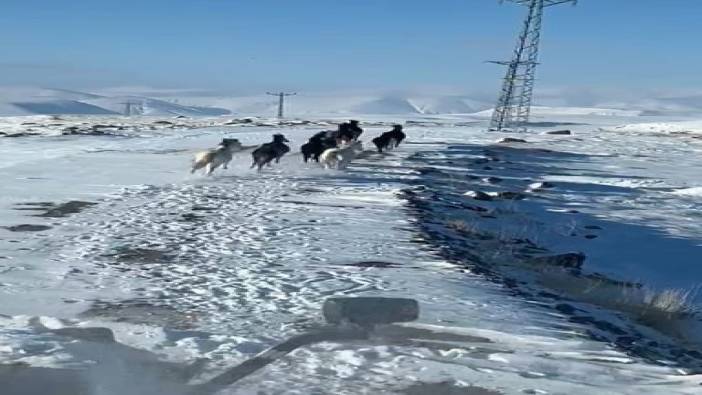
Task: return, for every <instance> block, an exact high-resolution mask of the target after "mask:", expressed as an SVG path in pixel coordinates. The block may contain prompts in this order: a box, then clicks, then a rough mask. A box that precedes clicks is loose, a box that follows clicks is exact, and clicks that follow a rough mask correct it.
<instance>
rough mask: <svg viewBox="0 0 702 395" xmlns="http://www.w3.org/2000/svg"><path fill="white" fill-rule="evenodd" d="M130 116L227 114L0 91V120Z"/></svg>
mask: <svg viewBox="0 0 702 395" xmlns="http://www.w3.org/2000/svg"><path fill="white" fill-rule="evenodd" d="M126 103H131V104H130V107H131V110H130V113H131V114H133V115H185V116H216V115H226V114H229V113H230V111H229V110H226V109H222V108H216V107H211V106H189V105H181V104H177V103H172V102H168V101H165V100H160V99H153V98H150V97H145V96H102V95H96V94H92V93H85V92H77V91H71V90H65V89H40V88H5V87H4V88H0V116H15V115H63V114H71V115H110V114H111V115H114V114H125V112H126V109H127V104H126Z"/></svg>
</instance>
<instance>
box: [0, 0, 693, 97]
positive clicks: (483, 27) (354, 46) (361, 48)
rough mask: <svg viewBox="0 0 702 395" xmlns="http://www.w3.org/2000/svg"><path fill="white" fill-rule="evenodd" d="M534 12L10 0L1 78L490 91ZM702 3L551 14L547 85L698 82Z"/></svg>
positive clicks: (590, 7) (436, 4)
mask: <svg viewBox="0 0 702 395" xmlns="http://www.w3.org/2000/svg"><path fill="white" fill-rule="evenodd" d="M524 15H525V8H524V7H523V6H519V5H516V4H513V3H510V2H509V1H505V2H504V3H503V4H500V2H499V1H498V0H435V1H426V0H295V1H293V0H139V1H137V0H121V1H111V0H2V4H0V85H15V86H17V85H21V86H41V87H55V88H66V89H82V90H90V89H101V88H107V87H115V86H149V87H156V88H162V89H201V90H212V91H227V92H241V93H246V92H258V91H265V90H278V89H285V90H296V91H317V90H319V91H325V90H326V91H333V90H383V91H411V90H418V89H420V90H429V91H431V90H436V91H441V90H445V91H451V92H491V93H494V92H495V91H496V90H497V88H499V84H500V82H499V79H500V78H501V77H502V75H503V74H504V69H503V68H502V67H500V66H497V65H494V64H488V63H485V62H484V61H486V60H495V59H497V60H502V59H508V58H509V57H510V54H511V52H512V48H513V46H514V43H515V40H516V34H517V31H518V29H519V25H520V23H521V19H522V18H523V16H524ZM701 18H702V1H700V0H580V1H579V2H578V5H577V6H576V7H572V6H570V5H561V6H556V7H551V8H549V9H548V10H547V11H546V13H545V17H544V30H543V35H542V42H541V58H540V61H541V63H542V64H541V65H540V66H539V70H538V78H539V80H538V82H537V84H538V85H537V86H538V87H539V88H540V89H541V90H542V91H544V92H546V91H548V89H557V90H558V89H560V90H570V91H572V92H578V94H579V95H582V96H583V97H586V96H587V92H589V91H593V92H594V91H600V92H601V91H608V90H609V91H620V92H622V91H631V92H638V91H642V90H658V91H666V90H670V91H675V90H686V89H692V88H695V87H700V86H702V73H700V71H699V70H700V65H702V50H701V49H702V48H701V47H702V43H700V37H701V33H702V26H701V25H700V24H699V20H700V19H701Z"/></svg>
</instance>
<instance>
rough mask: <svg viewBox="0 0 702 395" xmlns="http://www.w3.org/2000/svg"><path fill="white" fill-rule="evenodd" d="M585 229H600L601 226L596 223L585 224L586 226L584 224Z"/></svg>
mask: <svg viewBox="0 0 702 395" xmlns="http://www.w3.org/2000/svg"><path fill="white" fill-rule="evenodd" d="M585 229H590V230H602V227H601V226H597V225H586V226H585Z"/></svg>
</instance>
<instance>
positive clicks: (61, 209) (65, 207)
mask: <svg viewBox="0 0 702 395" xmlns="http://www.w3.org/2000/svg"><path fill="white" fill-rule="evenodd" d="M96 204H97V203H93V202H84V201H81V200H71V201H69V202H66V203H62V204H59V205H57V206H55V207H52V208H50V209H48V210H47V211H46V212H45V213H43V214H39V215H37V217H49V218H60V217H66V216H68V215H69V214H76V213H79V212H81V211H83V210H84V209H85V208H87V207H91V206H94V205H96Z"/></svg>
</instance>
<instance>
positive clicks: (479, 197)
mask: <svg viewBox="0 0 702 395" xmlns="http://www.w3.org/2000/svg"><path fill="white" fill-rule="evenodd" d="M463 195H464V196H468V197H472V198H473V199H475V200H483V201H490V200H492V196H490V195H488V194H487V193H485V192H481V191H468V192H466V193H464V194H463Z"/></svg>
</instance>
